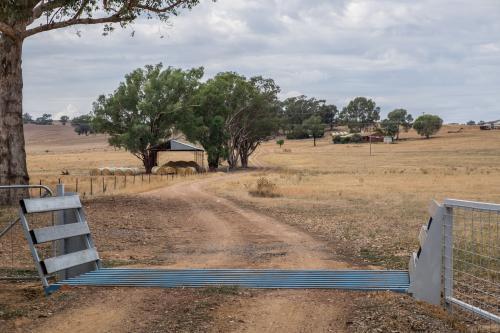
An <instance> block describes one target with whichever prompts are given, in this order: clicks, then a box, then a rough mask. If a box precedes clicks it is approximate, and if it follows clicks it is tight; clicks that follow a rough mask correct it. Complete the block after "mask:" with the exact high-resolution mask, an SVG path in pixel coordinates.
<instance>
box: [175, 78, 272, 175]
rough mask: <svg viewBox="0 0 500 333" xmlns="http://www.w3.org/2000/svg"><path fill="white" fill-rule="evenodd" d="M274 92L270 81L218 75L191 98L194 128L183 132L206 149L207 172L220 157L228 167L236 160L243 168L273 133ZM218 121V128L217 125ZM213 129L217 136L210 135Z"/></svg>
mask: <svg viewBox="0 0 500 333" xmlns="http://www.w3.org/2000/svg"><path fill="white" fill-rule="evenodd" d="M278 92H279V87H278V86H277V85H276V84H275V83H274V81H273V80H270V79H264V78H262V77H253V78H250V79H247V78H245V77H244V76H242V75H239V74H237V73H234V72H223V73H219V74H217V75H216V76H215V77H214V78H212V79H209V80H208V81H207V82H206V83H205V84H203V85H202V86H201V88H200V89H199V91H198V93H197V94H196V96H195V97H194V100H193V102H194V103H195V104H196V105H197V107H195V108H194V118H195V119H194V121H193V124H194V125H193V126H188V127H187V128H185V130H184V132H185V133H186V134H187V135H188V137H189V138H191V139H193V140H197V141H199V142H200V143H201V145H202V146H203V147H204V148H205V149H206V150H207V153H208V159H209V166H210V168H211V169H214V168H216V167H217V166H218V164H219V161H220V159H222V158H227V160H228V163H229V165H230V167H232V168H234V167H236V166H237V163H238V160H239V161H240V162H241V164H242V166H243V167H246V166H247V165H248V157H249V156H250V154H252V153H253V151H254V150H255V149H256V148H257V146H258V145H259V144H260V142H262V140H264V139H265V138H266V137H267V136H269V135H270V134H272V133H273V132H274V131H276V130H277V126H278V121H277V115H278V106H279V103H278V97H277V94H278ZM215 117H217V120H216V124H214V123H213V122H214V118H215ZM221 120H223V122H224V126H222V127H221V126H218V123H219V122H220V121H221ZM216 125H217V126H216ZM210 129H212V130H210ZM216 129H217V130H219V131H220V133H216V132H214V131H215V130H216ZM214 145H216V146H214Z"/></svg>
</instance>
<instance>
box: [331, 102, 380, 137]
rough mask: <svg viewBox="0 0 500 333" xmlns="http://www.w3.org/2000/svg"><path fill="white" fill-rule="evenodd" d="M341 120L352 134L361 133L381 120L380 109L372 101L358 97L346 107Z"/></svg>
mask: <svg viewBox="0 0 500 333" xmlns="http://www.w3.org/2000/svg"><path fill="white" fill-rule="evenodd" d="M340 118H341V120H342V121H343V122H344V123H345V124H346V125H347V126H348V127H349V129H350V130H351V132H361V131H362V130H364V129H366V128H368V127H371V126H374V125H375V122H376V121H378V120H379V119H380V108H379V107H378V106H377V105H376V104H375V102H374V101H372V100H371V99H367V98H366V97H356V98H355V99H353V100H352V101H350V102H349V104H348V105H347V106H346V107H344V109H343V110H342V112H341V114H340Z"/></svg>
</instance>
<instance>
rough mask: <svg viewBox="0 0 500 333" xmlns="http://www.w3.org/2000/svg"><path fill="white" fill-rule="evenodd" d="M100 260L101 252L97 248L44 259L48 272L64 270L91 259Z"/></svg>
mask: <svg viewBox="0 0 500 333" xmlns="http://www.w3.org/2000/svg"><path fill="white" fill-rule="evenodd" d="M96 260H99V254H98V253H97V250H96V249H95V248H92V249H87V250H82V251H78V252H73V253H70V254H64V255H62V256H59V257H53V258H48V259H45V260H44V261H42V263H43V265H44V266H45V270H46V272H47V274H51V273H54V272H58V271H62V270H63V269H66V268H71V267H74V266H78V265H81V264H85V263H88V262H91V261H96Z"/></svg>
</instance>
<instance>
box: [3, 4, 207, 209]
mask: <svg viewBox="0 0 500 333" xmlns="http://www.w3.org/2000/svg"><path fill="white" fill-rule="evenodd" d="M198 3H199V0H102V1H100V0H2V1H0V64H1V66H0V185H4V184H10V183H12V184H27V183H28V182H29V176H28V171H27V168H26V152H25V148H24V133H23V118H22V115H23V107H22V105H23V97H22V96H23V93H22V90H23V78H22V69H21V60H22V50H23V43H24V41H25V40H26V39H27V38H29V37H31V36H34V35H37V34H39V33H42V32H46V31H51V30H56V29H62V28H66V27H69V26H75V25H95V24H101V25H103V26H104V34H108V33H109V32H111V31H112V30H113V29H114V25H119V26H121V27H124V26H126V25H127V24H129V23H131V22H133V21H135V20H136V19H137V18H139V17H141V16H145V17H148V18H151V17H157V18H158V19H160V20H167V19H168V18H169V17H170V16H172V15H178V14H179V13H180V11H181V10H183V9H191V8H192V7H194V6H196V5H197V4H198ZM23 195H27V191H1V192H0V204H2V203H9V202H14V201H15V200H16V199H18V198H19V197H21V196H23Z"/></svg>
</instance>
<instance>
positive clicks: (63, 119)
mask: <svg viewBox="0 0 500 333" xmlns="http://www.w3.org/2000/svg"><path fill="white" fill-rule="evenodd" d="M59 120H60V121H61V124H63V125H66V123H67V122H68V120H69V117H68V116H61V118H59Z"/></svg>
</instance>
